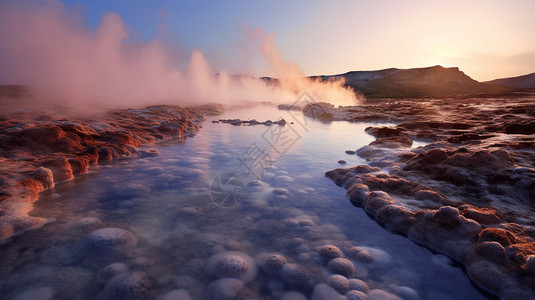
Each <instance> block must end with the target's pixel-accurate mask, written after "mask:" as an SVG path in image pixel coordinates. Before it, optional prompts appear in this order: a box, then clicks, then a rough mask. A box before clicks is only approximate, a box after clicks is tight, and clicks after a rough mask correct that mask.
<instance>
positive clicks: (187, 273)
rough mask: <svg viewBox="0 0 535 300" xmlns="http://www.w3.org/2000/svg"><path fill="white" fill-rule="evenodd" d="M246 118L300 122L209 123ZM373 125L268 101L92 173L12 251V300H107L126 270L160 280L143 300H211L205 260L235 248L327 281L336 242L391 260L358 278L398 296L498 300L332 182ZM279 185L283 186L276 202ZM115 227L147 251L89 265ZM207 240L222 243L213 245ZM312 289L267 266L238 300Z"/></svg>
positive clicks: (0, 270)
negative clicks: (104, 275)
mask: <svg viewBox="0 0 535 300" xmlns="http://www.w3.org/2000/svg"><path fill="white" fill-rule="evenodd" d="M235 117H239V118H241V119H252V118H256V119H257V120H259V121H264V120H266V119H271V120H276V119H278V118H280V117H282V118H284V119H285V120H286V121H287V122H293V123H294V124H287V125H286V126H285V127H284V128H280V127H279V126H278V125H275V126H272V127H266V126H263V125H258V126H241V127H236V126H231V125H229V124H217V123H212V122H211V120H213V119H219V118H235ZM370 125H377V124H376V123H375V124H371V123H368V124H365V123H358V124H357V123H347V122H333V123H321V122H319V121H314V120H310V119H308V120H307V119H305V118H303V116H302V115H300V114H299V113H296V112H292V113H291V115H290V114H288V112H286V111H278V110H277V109H276V108H273V107H269V106H265V107H257V108H248V109H242V110H236V111H229V112H227V113H225V114H224V115H222V116H218V117H215V118H211V119H209V120H208V121H207V122H205V123H204V125H203V128H202V130H201V131H200V132H199V134H198V135H197V136H195V137H192V138H188V139H187V141H180V140H174V141H168V142H163V143H160V144H156V145H152V146H151V147H153V148H156V149H157V150H158V151H159V152H160V155H158V156H155V157H146V158H137V159H124V160H119V161H116V162H114V163H112V164H108V165H100V166H95V167H92V168H91V171H90V172H89V173H88V174H84V175H81V176H78V177H77V178H76V179H75V180H73V181H70V182H65V183H61V184H58V185H57V186H56V188H54V189H53V190H49V191H46V192H45V193H43V195H42V197H41V198H40V200H39V201H38V202H37V203H36V205H35V209H34V211H33V212H32V213H31V214H32V215H37V216H42V217H47V218H50V223H48V224H47V225H45V226H44V227H42V228H40V229H37V230H33V231H29V232H27V233H25V234H22V235H20V236H17V237H15V238H13V239H12V240H11V241H9V242H8V243H6V244H3V245H1V246H0V298H1V299H93V298H96V297H101V298H102V297H103V296H102V291H103V290H104V289H105V285H106V281H103V280H98V274H99V273H98V272H99V270H101V269H102V268H103V267H104V266H105V265H106V264H108V263H110V262H116V263H124V264H126V265H127V267H128V269H129V270H130V271H133V270H134V271H136V272H142V273H143V274H146V275H147V277H148V278H150V287H149V288H147V292H146V293H144V294H143V296H140V297H141V298H143V299H155V298H157V297H159V296H162V295H165V294H166V293H168V292H170V291H173V290H177V289H181V290H185V291H187V293H188V294H189V295H190V296H191V298H192V299H203V297H206V295H204V296H203V294H204V293H205V290H206V288H207V286H208V285H209V284H210V282H212V281H214V280H215V278H213V277H210V276H209V275H207V274H206V270H205V268H204V265H205V264H206V261H207V260H208V259H209V257H210V256H211V255H212V254H214V253H216V252H218V251H229V250H231V251H239V252H241V253H243V254H245V255H248V256H250V257H252V258H255V256H257V254H259V253H261V252H277V253H280V254H282V255H284V256H285V257H286V259H287V260H288V262H290V263H296V264H300V265H302V266H305V267H307V268H309V270H311V271H312V272H313V273H314V274H315V279H314V283H320V282H324V281H325V278H326V277H327V276H328V275H329V271H328V270H327V268H326V267H325V263H322V261H321V259H319V258H318V254H317V249H318V247H320V246H322V245H325V244H332V245H336V246H338V247H339V248H341V249H342V251H345V250H346V249H349V248H351V247H352V246H363V247H371V248H372V249H376V250H377V251H379V252H381V251H383V252H386V259H385V257H384V256H383V261H381V260H380V259H377V260H376V263H372V264H364V263H357V262H356V263H355V266H356V269H357V271H356V272H355V274H354V275H353V276H354V277H355V278H359V279H362V280H364V281H365V282H366V283H367V284H368V286H369V287H370V289H382V290H385V291H387V292H390V293H398V294H399V295H401V292H399V291H400V290H407V288H409V289H411V290H412V291H414V292H416V294H417V295H418V296H417V297H419V299H487V296H485V295H484V294H482V293H481V292H480V291H478V290H477V289H476V288H475V287H474V286H473V285H472V283H471V282H470V281H469V279H468V277H467V276H466V274H465V273H463V270H462V268H460V267H458V266H456V265H455V263H453V262H452V261H451V260H449V259H448V258H447V257H445V256H442V255H438V254H434V253H432V252H431V251H429V250H428V249H426V248H423V247H421V246H418V245H416V244H414V243H413V242H411V241H410V240H409V239H407V238H406V237H403V236H400V235H397V234H394V233H391V232H389V231H388V230H385V229H384V228H383V227H381V225H380V224H378V223H377V222H375V221H374V220H373V219H371V218H370V217H368V216H367V215H366V213H364V212H363V210H362V209H360V208H357V207H353V206H352V205H351V204H350V202H349V201H348V199H347V198H346V197H345V196H344V192H345V191H344V189H343V188H340V187H338V186H336V185H335V184H334V183H333V182H332V181H331V180H329V179H327V178H325V177H324V173H325V171H327V170H331V169H333V168H337V167H341V166H342V165H341V164H339V163H338V161H339V160H345V161H347V164H346V165H345V166H353V165H357V164H363V163H364V161H363V160H362V159H360V158H359V157H358V156H356V155H348V154H345V153H344V151H345V150H356V149H358V148H360V147H361V146H363V145H366V144H368V143H369V142H371V141H373V138H372V137H371V136H368V135H367V134H365V133H364V128H366V127H367V126H370ZM279 129H280V130H279ZM252 166H254V167H252ZM251 167H252V168H251ZM229 174H232V175H229ZM218 176H219V178H220V179H223V181H225V179H228V178H231V177H229V176H234V177H232V178H234V181H232V182H231V186H230V188H229V186H228V185H227V186H225V187H223V189H220V188H219V184H218V183H219V181H214V180H217V179H218ZM258 179H259V180H261V181H262V183H259V182H258V181H255V180H258ZM251 181H254V182H253V183H251ZM242 183H243V187H244V189H241V187H242V186H241V184H242ZM255 184H256V186H255ZM274 188H282V189H284V190H280V189H278V190H275V193H274ZM221 195H223V196H224V197H223V198H221V197H220V196H221ZM226 196H230V197H229V198H225V197H226ZM222 200H224V201H223V202H222ZM106 227H118V228H122V229H126V230H129V231H131V232H132V233H133V234H134V235H135V236H136V237H137V239H138V244H137V247H135V248H134V249H130V250H129V251H125V252H124V255H122V256H119V257H114V261H106V262H104V261H99V260H98V259H97V260H88V259H87V257H86V254H85V252H84V251H85V249H84V241H85V239H86V237H87V235H88V234H89V233H90V232H91V231H93V230H96V229H99V228H106ZM207 241H215V242H214V244H213V245H212V244H210V247H208V248H207V247H206V244H207ZM214 245H215V247H213V248H211V246H214ZM383 252H381V253H383ZM346 254H347V253H346ZM390 258H391V259H390ZM312 290H313V286H307V285H304V286H303V285H297V284H292V283H288V282H285V281H284V280H283V279H282V278H281V277H280V276H277V275H269V274H266V273H264V272H262V271H259V272H258V274H257V275H256V277H254V279H253V280H252V281H250V282H248V283H246V284H245V287H244V288H243V289H242V290H241V292H240V296H241V297H243V298H246V297H249V298H251V299H278V298H280V297H282V295H284V293H285V292H288V291H297V292H298V293H300V294H302V295H304V296H305V297H307V298H310V296H311V294H312ZM36 295H38V296H39V297H36ZM411 295H412V296H411V297H413V298H411V299H417V298H414V297H416V296H414V293H413V294H411ZM17 297H19V298H17ZM24 297H26V298H24ZM47 297H48V298H47ZM162 299H164V298H162ZM404 299H410V297H409V296H407V294H406V296H405V298H404Z"/></svg>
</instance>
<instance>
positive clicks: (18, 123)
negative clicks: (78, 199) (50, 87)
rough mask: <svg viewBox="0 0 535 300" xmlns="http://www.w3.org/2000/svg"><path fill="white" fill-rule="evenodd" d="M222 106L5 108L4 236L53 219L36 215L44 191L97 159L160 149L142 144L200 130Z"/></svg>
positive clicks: (1, 154)
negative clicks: (67, 110) (98, 110)
mask: <svg viewBox="0 0 535 300" xmlns="http://www.w3.org/2000/svg"><path fill="white" fill-rule="evenodd" d="M221 112H222V106H216V105H205V106H199V107H196V108H181V107H178V106H167V105H166V106H164V105H159V106H149V107H146V108H143V109H127V110H117V111H112V112H109V113H106V114H103V115H101V116H98V117H91V118H87V117H72V116H67V115H60V114H57V113H43V112H39V113H38V112H35V111H31V110H29V111H24V110H15V111H10V110H5V111H4V112H2V113H1V114H0V144H1V145H2V146H1V147H0V161H1V164H0V242H1V241H5V240H7V239H9V238H10V237H12V236H14V235H17V234H20V233H22V232H24V231H26V230H30V229H34V228H38V227H40V226H42V225H43V224H45V223H46V222H48V221H49V220H46V219H44V218H41V217H36V216H30V215H28V213H29V212H30V211H31V209H32V207H33V206H32V203H33V202H35V201H36V200H37V199H38V194H39V193H40V192H41V191H43V190H45V189H49V188H52V187H54V185H55V184H56V183H57V182H61V181H65V180H71V179H73V178H74V176H76V175H78V174H82V173H86V172H87V171H88V168H89V167H90V166H91V165H94V164H98V163H102V162H107V161H111V160H114V159H118V158H123V157H136V156H137V157H143V156H153V155H157V154H158V153H157V150H154V149H145V150H140V149H139V147H140V146H144V145H150V144H153V143H155V142H158V141H162V140H169V139H177V138H186V137H189V136H194V135H195V134H196V133H197V132H198V130H199V129H200V127H201V123H202V122H203V121H204V120H205V116H206V115H217V114H219V113H221Z"/></svg>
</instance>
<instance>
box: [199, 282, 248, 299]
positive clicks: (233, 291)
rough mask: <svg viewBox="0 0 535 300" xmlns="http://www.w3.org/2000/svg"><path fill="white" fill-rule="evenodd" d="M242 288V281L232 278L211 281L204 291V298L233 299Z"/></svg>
mask: <svg viewBox="0 0 535 300" xmlns="http://www.w3.org/2000/svg"><path fill="white" fill-rule="evenodd" d="M242 288H243V282H242V281H241V280H238V279H234V278H221V279H218V280H216V281H212V282H211V283H210V284H209V285H208V287H207V288H206V291H205V293H204V299H206V300H234V299H236V296H238V293H239V292H240V291H241V289H242Z"/></svg>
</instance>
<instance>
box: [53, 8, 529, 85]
mask: <svg viewBox="0 0 535 300" xmlns="http://www.w3.org/2000/svg"><path fill="white" fill-rule="evenodd" d="M63 3H64V4H65V5H66V6H67V8H68V9H69V10H71V11H75V12H76V13H79V14H80V15H81V17H82V18H83V20H84V21H85V22H87V24H88V26H90V27H92V28H97V27H98V25H99V23H100V21H101V19H102V16H103V14H104V13H107V12H114V13H117V14H118V15H120V17H121V18H122V20H123V21H124V23H125V24H126V27H127V28H128V30H129V34H130V39H131V40H133V41H135V40H138V41H151V40H153V39H160V40H162V41H164V42H165V43H166V44H169V45H170V46H175V47H176V48H177V49H180V51H181V53H182V55H185V56H187V55H189V54H188V52H189V51H192V50H194V49H200V50H201V51H202V52H203V53H205V55H206V57H207V58H208V60H209V61H210V62H211V63H212V65H213V66H214V68H215V69H216V70H217V69H225V70H228V71H229V72H231V73H250V74H253V75H255V76H272V75H273V73H272V71H271V70H270V68H269V66H268V64H267V63H266V62H265V61H264V60H263V59H262V56H261V55H260V54H259V53H258V51H255V43H254V32H255V31H256V30H259V29H262V30H263V31H264V32H265V33H267V34H272V35H274V41H275V44H276V45H277V47H278V49H279V50H280V52H281V53H282V54H283V56H284V59H285V60H287V61H294V62H296V63H297V64H298V65H299V66H300V68H301V69H302V70H303V72H304V74H305V75H320V74H339V73H344V72H347V71H351V70H376V69H384V68H390V67H397V68H412V67H426V66H433V65H442V66H445V67H450V66H457V67H459V68H460V69H461V70H462V71H464V72H465V73H466V74H467V75H469V76H471V77H472V78H474V79H476V80H479V81H484V80H491V79H495V78H502V77H510V76H518V75H523V74H528V73H532V72H535V18H533V12H535V1H532V0H512V1H496V0H485V1H470V0H468V1H466V0H465V1H456V0H453V1H434V0H430V1H429V0H428V1H412V0H407V1H365V0H353V1H315V0H312V1H278V0H270V1H261V0H259V1H250V0H235V1H206V0H203V1H166V0H153V1H138V0H115V1H106V0H91V1H79V0H64V1H63Z"/></svg>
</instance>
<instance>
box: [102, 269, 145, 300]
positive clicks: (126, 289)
mask: <svg viewBox="0 0 535 300" xmlns="http://www.w3.org/2000/svg"><path fill="white" fill-rule="evenodd" d="M151 286H152V283H151V281H150V279H149V277H148V276H147V275H146V274H145V273H142V272H133V273H125V274H120V275H117V276H115V277H113V278H112V279H111V280H110V281H109V282H108V283H107V284H106V286H104V289H103V290H102V291H101V292H100V294H99V295H98V296H97V299H98V300H108V299H109V300H127V299H146V297H147V296H148V294H149V291H150V289H151Z"/></svg>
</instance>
